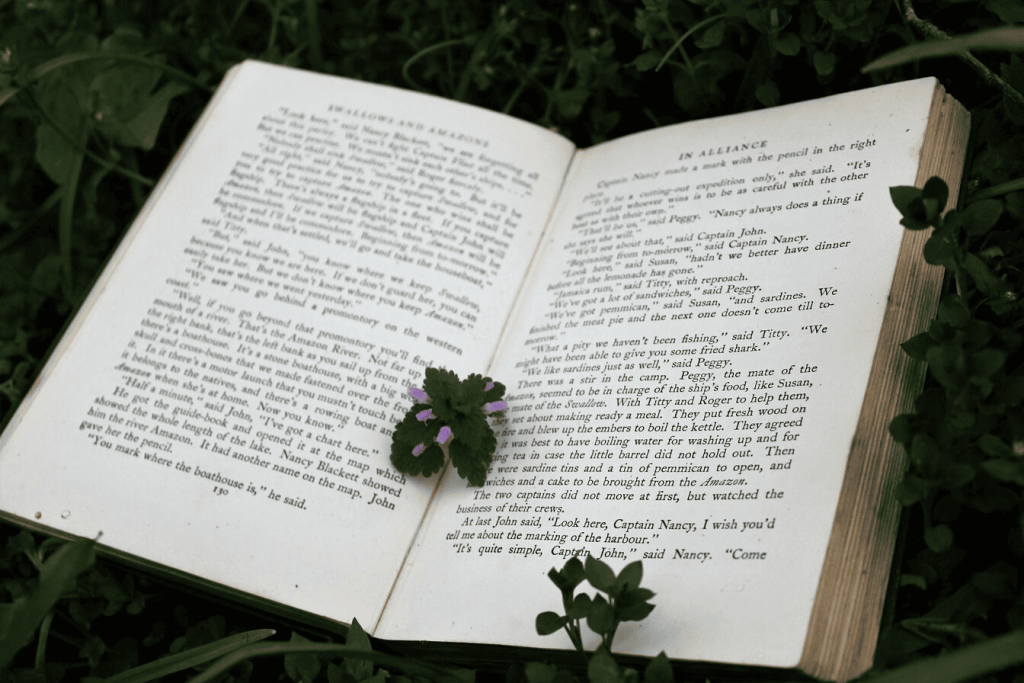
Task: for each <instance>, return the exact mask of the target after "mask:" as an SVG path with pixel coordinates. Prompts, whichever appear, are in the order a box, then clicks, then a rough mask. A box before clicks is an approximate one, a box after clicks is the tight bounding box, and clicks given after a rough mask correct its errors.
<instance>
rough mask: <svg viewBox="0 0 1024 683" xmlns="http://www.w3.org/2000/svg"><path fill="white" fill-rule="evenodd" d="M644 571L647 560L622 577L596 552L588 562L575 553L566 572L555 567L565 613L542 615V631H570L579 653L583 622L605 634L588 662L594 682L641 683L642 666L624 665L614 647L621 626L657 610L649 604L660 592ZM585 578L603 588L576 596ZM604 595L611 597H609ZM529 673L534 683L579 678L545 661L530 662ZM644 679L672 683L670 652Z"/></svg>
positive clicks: (553, 577)
mask: <svg viewBox="0 0 1024 683" xmlns="http://www.w3.org/2000/svg"><path fill="white" fill-rule="evenodd" d="M643 574H644V569H643V563H641V562H640V561H636V562H632V563H630V564H628V565H626V566H625V567H623V569H622V571H621V572H619V574H618V576H616V575H615V572H614V571H612V568H611V567H609V566H608V565H607V564H605V563H604V562H602V561H601V560H598V559H596V558H595V557H594V556H593V555H587V559H586V564H585V565H584V563H582V562H580V561H579V559H578V558H576V557H573V558H571V559H570V560H569V561H568V562H566V563H565V566H563V567H562V569H561V570H559V571H556V570H555V569H554V568H552V569H551V571H549V572H548V578H549V579H551V582H552V583H554V584H555V586H556V587H557V588H558V590H559V591H560V592H561V593H562V607H563V608H564V609H565V614H562V615H560V614H557V613H556V612H542V613H540V614H538V615H537V624H536V627H537V633H538V634H539V635H542V636H546V635H550V634H552V633H555V632H556V631H559V630H564V631H565V632H566V634H568V636H569V640H571V641H572V644H573V647H574V648H576V651H577V652H580V653H581V654H585V653H586V650H585V648H584V645H583V634H582V633H581V630H580V621H581V620H584V619H585V620H586V622H587V626H588V627H589V628H590V630H591V631H593V632H594V633H596V634H598V635H599V636H601V643H600V645H598V646H597V649H596V650H595V651H594V653H593V655H591V657H590V659H589V661H588V663H587V678H588V680H589V681H590V683H635V682H636V681H638V680H639V676H638V674H637V672H636V670H634V669H631V668H625V669H623V668H620V667H619V665H618V663H616V661H615V660H614V659H613V658H612V656H611V648H612V641H613V640H614V638H615V632H616V631H617V630H618V628H619V624H621V623H622V622H624V621H641V620H643V619H645V618H646V617H647V615H649V614H650V613H651V611H652V610H653V609H654V605H652V604H650V603H649V602H647V601H648V600H650V599H651V598H652V597H654V593H652V592H651V591H650V590H648V589H646V588H641V587H640V581H641V579H642V578H643ZM584 580H586V581H588V582H589V583H590V585H591V586H593V587H594V588H596V589H597V590H598V591H600V592H599V593H597V594H596V595H595V597H594V598H591V597H590V596H589V595H587V594H586V593H580V594H579V595H576V588H577V586H579V585H580V584H581V583H582V582H583V581H584ZM601 593H604V594H605V595H607V596H608V597H607V599H606V598H605V597H604V596H603V595H601ZM524 673H525V675H526V679H527V680H528V681H529V683H570V682H571V681H573V680H575V677H573V676H572V675H571V674H570V673H568V672H566V671H559V670H557V669H555V668H554V667H552V666H549V665H547V664H542V663H539V662H532V663H530V664H527V665H526V666H525V667H524ZM644 682H645V683H672V667H671V666H670V665H669V662H668V657H666V656H665V653H664V652H661V653H659V654H658V656H657V657H655V658H654V659H653V660H651V662H650V664H648V666H647V669H646V671H645V673H644Z"/></svg>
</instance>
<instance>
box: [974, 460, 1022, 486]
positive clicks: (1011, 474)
mask: <svg viewBox="0 0 1024 683" xmlns="http://www.w3.org/2000/svg"><path fill="white" fill-rule="evenodd" d="M981 468H982V469H983V470H985V471H986V472H988V474H989V475H991V476H992V477H994V478H996V479H998V480H999V481H1008V482H1013V483H1015V484H1020V485H1022V486H1024V463H1022V462H1021V461H1019V460H1017V461H1012V460H987V461H985V462H983V463H982V464H981Z"/></svg>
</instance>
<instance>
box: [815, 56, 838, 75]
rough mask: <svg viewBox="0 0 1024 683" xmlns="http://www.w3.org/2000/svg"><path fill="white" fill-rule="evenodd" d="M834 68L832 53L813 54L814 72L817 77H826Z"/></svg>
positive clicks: (834, 60) (834, 62)
mask: <svg viewBox="0 0 1024 683" xmlns="http://www.w3.org/2000/svg"><path fill="white" fill-rule="evenodd" d="M835 68H836V56H835V55H834V54H833V53H831V52H821V51H818V52H815V53H814V70H815V71H817V72H818V75H819V76H828V75H829V74H830V73H832V72H833V71H835Z"/></svg>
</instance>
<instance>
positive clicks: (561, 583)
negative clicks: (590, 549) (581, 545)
mask: <svg viewBox="0 0 1024 683" xmlns="http://www.w3.org/2000/svg"><path fill="white" fill-rule="evenodd" d="M548 578H549V579H551V583H553V584H555V586H556V587H557V588H558V590H560V591H562V592H563V593H564V592H565V591H569V594H570V595H572V591H573V590H575V588H576V586H578V585H580V583H582V581H583V579H585V578H587V575H586V570H585V569H584V568H583V563H582V562H580V560H579V558H578V557H572V558H569V561H568V562H566V563H565V566H563V567H562V569H561V571H555V569H554V568H553V567H552V569H551V571H549V572H548Z"/></svg>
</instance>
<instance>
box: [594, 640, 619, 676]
mask: <svg viewBox="0 0 1024 683" xmlns="http://www.w3.org/2000/svg"><path fill="white" fill-rule="evenodd" d="M587 680H588V681H590V683H620V678H619V665H618V664H616V663H615V660H614V659H612V656H611V655H610V654H608V651H607V650H605V649H604V647H599V648H597V651H596V652H595V653H594V655H593V656H592V657H591V658H590V663H589V664H587Z"/></svg>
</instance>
